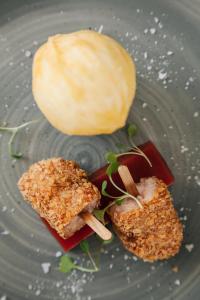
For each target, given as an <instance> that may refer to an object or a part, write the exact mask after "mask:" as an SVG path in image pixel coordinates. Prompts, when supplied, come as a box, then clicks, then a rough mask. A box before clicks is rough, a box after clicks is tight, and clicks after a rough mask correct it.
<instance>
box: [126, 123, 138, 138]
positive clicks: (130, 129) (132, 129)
mask: <svg viewBox="0 0 200 300" xmlns="http://www.w3.org/2000/svg"><path fill="white" fill-rule="evenodd" d="M127 133H128V136H129V138H132V137H133V136H135V135H136V133H137V126H136V125H135V124H129V125H128V128H127Z"/></svg>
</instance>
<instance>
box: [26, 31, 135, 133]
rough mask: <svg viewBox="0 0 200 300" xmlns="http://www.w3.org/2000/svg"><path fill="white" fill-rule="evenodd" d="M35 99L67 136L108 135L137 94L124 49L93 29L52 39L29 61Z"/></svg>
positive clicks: (132, 67)
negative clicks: (30, 62)
mask: <svg viewBox="0 0 200 300" xmlns="http://www.w3.org/2000/svg"><path fill="white" fill-rule="evenodd" d="M32 87H33V95H34V98H35V101H36V102H37V104H38V106H39V108H40V109H41V111H42V112H43V114H44V115H45V116H46V118H47V119H48V120H49V122H50V123H51V124H52V125H53V126H54V127H55V128H57V129H58V130H60V131H62V132H63V133H66V134H74V135H95V134H108V133H112V132H114V131H115V130H117V129H119V128H121V127H123V126H124V125H125V123H126V119H127V116H128V112H129V109H130V107H131V104H132V102H133V99H134V96H135V90H136V71H135V65H134V63H133V60H132V59H131V57H130V55H129V54H128V53H127V51H126V50H125V49H124V48H123V47H122V46H121V45H120V44H119V43H118V42H116V41H115V40H113V39H112V38H110V37H108V36H106V35H103V34H100V33H97V32H95V31H91V30H81V31H78V32H74V33H69V34H58V35H55V36H53V37H50V38H49V39H48V41H47V42H46V43H45V44H43V45H42V46H41V47H40V48H39V49H38V50H37V52H36V54H35V57H34V62H33V84H32Z"/></svg>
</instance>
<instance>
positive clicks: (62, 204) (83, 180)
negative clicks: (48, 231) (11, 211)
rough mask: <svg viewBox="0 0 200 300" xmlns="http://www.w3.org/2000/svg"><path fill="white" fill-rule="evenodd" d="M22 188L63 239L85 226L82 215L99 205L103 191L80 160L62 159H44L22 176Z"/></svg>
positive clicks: (27, 197) (20, 186)
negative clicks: (100, 190) (78, 161)
mask: <svg viewBox="0 0 200 300" xmlns="http://www.w3.org/2000/svg"><path fill="white" fill-rule="evenodd" d="M18 187H19V189H20V191H21V193H22V195H23V196H24V198H25V199H26V200H27V201H28V202H30V203H31V205H32V207H33V208H34V209H35V210H36V211H37V212H38V213H39V214H40V216H41V217H42V218H44V219H45V220H46V221H47V222H48V223H49V224H50V225H51V227H53V228H54V229H55V230H56V231H57V232H58V234H59V235H60V236H61V237H62V238H68V237H70V236H71V235H73V234H74V233H75V231H77V230H79V229H80V228H81V227H83V226H84V225H85V223H84V221H83V220H82V218H80V217H79V216H78V215H79V213H80V212H82V211H89V212H92V210H93V209H94V208H95V207H98V205H99V201H100V197H101V196H100V193H99V191H98V189H97V187H96V186H94V185H93V184H92V183H91V182H89V181H88V178H87V174H86V172H85V171H84V170H82V169H80V167H79V166H78V164H77V163H75V162H74V161H70V160H64V159H62V158H52V159H47V160H42V161H40V162H37V163H35V164H33V165H32V166H31V167H30V168H29V170H28V171H27V172H26V173H24V174H23V175H22V177H21V178H20V180H19V182H18Z"/></svg>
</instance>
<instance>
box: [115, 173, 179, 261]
mask: <svg viewBox="0 0 200 300" xmlns="http://www.w3.org/2000/svg"><path fill="white" fill-rule="evenodd" d="M136 186H137V189H138V191H139V194H140V196H139V199H140V202H141V204H142V206H143V208H139V207H138V206H137V203H136V202H135V201H134V200H132V199H130V198H129V199H126V200H125V201H124V202H123V203H122V205H120V206H117V205H115V206H112V207H111V208H110V210H109V214H110V217H111V220H112V222H113V223H114V228H115V231H116V233H117V235H118V236H119V238H120V239H121V241H122V243H123V245H124V246H125V248H126V249H127V250H129V251H130V252H132V253H134V254H135V255H137V256H138V257H140V258H142V259H143V260H148V261H156V260H162V259H167V258H169V257H171V256H174V255H175V254H177V253H178V252H179V249H180V246H181V242H182V239H183V227H182V224H181V222H180V220H179V218H178V215H177V213H176V211H175V208H174V206H173V203H172V199H171V196H170V193H169V191H168V189H167V186H166V184H165V183H164V182H163V181H161V180H159V179H157V178H156V177H151V178H143V179H141V181H140V183H139V184H137V185H136Z"/></svg>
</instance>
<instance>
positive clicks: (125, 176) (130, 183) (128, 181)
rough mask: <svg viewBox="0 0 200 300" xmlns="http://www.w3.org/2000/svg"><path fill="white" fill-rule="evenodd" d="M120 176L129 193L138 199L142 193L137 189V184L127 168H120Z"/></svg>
mask: <svg viewBox="0 0 200 300" xmlns="http://www.w3.org/2000/svg"><path fill="white" fill-rule="evenodd" d="M118 172H119V175H120V177H121V180H122V182H123V184H124V186H125V188H126V190H127V192H128V193H129V194H131V195H133V196H135V197H137V196H138V195H139V194H140V193H139V192H138V189H137V187H136V184H135V182H134V180H133V177H132V175H131V173H130V171H129V169H128V167H127V166H119V168H118Z"/></svg>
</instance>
